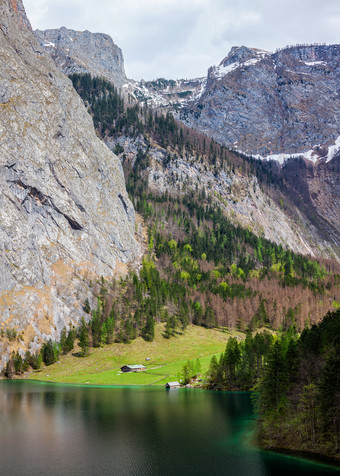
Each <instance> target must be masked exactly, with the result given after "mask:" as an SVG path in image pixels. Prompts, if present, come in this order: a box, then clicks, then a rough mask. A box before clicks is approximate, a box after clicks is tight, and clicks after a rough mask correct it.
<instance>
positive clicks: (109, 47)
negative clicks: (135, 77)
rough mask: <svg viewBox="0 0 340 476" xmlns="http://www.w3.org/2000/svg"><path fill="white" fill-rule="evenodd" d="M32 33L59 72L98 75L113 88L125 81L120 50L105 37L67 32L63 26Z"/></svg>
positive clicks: (108, 37) (101, 34)
mask: <svg viewBox="0 0 340 476" xmlns="http://www.w3.org/2000/svg"><path fill="white" fill-rule="evenodd" d="M34 33H35V36H36V37H37V39H38V40H39V42H40V44H41V46H42V47H43V48H44V49H45V50H46V51H48V52H49V53H50V54H51V56H52V58H53V60H54V61H55V63H56V65H57V66H58V68H59V69H60V70H61V71H63V73H65V74H67V75H68V74H72V73H91V74H93V75H96V76H102V77H104V78H106V79H107V80H109V81H111V82H113V83H114V84H115V85H116V87H117V88H121V87H122V86H123V84H126V83H127V82H128V79H127V77H126V75H125V71H124V59H123V54H122V51H121V49H120V48H119V47H118V46H117V45H116V44H115V43H114V42H113V40H112V38H111V37H110V36H109V35H105V34H103V33H91V32H89V31H75V30H69V29H67V28H65V27H62V28H58V29H53V30H44V31H41V30H35V32H34Z"/></svg>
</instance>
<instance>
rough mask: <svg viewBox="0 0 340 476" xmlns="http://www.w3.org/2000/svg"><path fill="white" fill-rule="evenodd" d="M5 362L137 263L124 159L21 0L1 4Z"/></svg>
mask: <svg viewBox="0 0 340 476" xmlns="http://www.w3.org/2000/svg"><path fill="white" fill-rule="evenodd" d="M0 17H1V30H0V52H1V56H0V58H1V63H0V69H1V75H0V91H1V93H0V94H1V96H0V111H1V114H0V137H1V149H0V168H1V175H0V184H1V185H0V187H1V200H0V217H1V218H0V249H1V272H0V316H1V317H0V330H1V336H2V339H1V342H0V355H2V361H0V367H1V366H3V365H4V363H5V362H6V359H7V358H8V354H9V352H10V350H11V349H14V350H20V352H24V351H25V349H30V350H31V351H33V352H34V351H35V350H36V349H37V348H39V347H40V346H41V343H42V342H43V341H46V340H47V339H48V338H50V337H51V338H53V339H55V338H58V337H59V335H60V331H61V329H62V328H63V326H65V325H66V326H70V325H71V324H77V322H78V321H79V320H80V318H81V317H82V315H83V309H82V305H83V303H84V300H85V299H86V298H87V299H89V301H90V302H92V301H93V300H94V299H95V298H94V293H95V292H96V291H95V288H96V282H97V280H98V279H100V277H101V276H103V277H104V278H109V279H111V277H112V275H114V274H115V273H116V272H119V270H122V271H124V269H125V268H126V265H127V264H128V263H131V262H134V261H136V260H137V261H138V259H139V256H140V245H139V243H138V242H137V241H136V238H135V213H134V209H133V206H132V204H131V202H130V200H129V198H128V196H127V193H126V189H125V182H124V176H123V172H122V167H121V163H120V161H119V160H118V159H117V157H116V156H115V155H114V154H112V153H111V152H110V151H109V149H108V148H107V147H106V145H105V144H104V143H103V142H102V141H101V140H99V139H98V138H97V136H96V133H95V130H94V128H93V122H92V119H91V117H90V116H89V114H88V113H87V111H86V109H85V107H84V104H83V102H82V101H81V99H80V98H79V96H78V95H77V94H76V92H75V90H74V89H73V86H72V83H71V81H70V80H69V79H68V78H67V77H66V76H65V75H64V74H63V73H61V72H60V71H59V70H58V68H57V67H56V66H55V64H54V62H53V61H52V60H51V58H50V57H49V55H47V54H46V52H45V51H44V50H43V49H42V48H41V47H40V45H39V43H38V41H37V40H36V38H35V36H34V34H33V32H32V29H31V26H30V24H29V21H28V20H27V18H26V14H25V10H24V7H23V5H22V2H21V0H16V1H14V0H3V1H1V3H0Z"/></svg>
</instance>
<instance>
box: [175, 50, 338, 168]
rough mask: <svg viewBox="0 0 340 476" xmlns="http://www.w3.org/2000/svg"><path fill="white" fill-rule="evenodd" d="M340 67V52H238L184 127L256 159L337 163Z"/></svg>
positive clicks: (189, 111) (213, 72) (216, 72)
mask: <svg viewBox="0 0 340 476" xmlns="http://www.w3.org/2000/svg"><path fill="white" fill-rule="evenodd" d="M339 62H340V45H307V46H293V47H287V48H284V49H282V50H279V51H277V52H275V53H269V52H266V51H262V50H258V49H255V48H248V47H245V46H241V47H233V48H232V49H231V51H230V53H229V54H228V56H227V57H226V58H224V59H223V60H222V61H221V63H220V64H219V65H218V66H213V67H211V68H209V70H208V75H207V79H206V84H205V88H204V90H203V91H202V93H201V95H200V97H198V98H196V99H195V100H193V101H188V103H187V104H186V105H185V106H184V107H183V109H182V111H181V120H183V121H184V122H185V123H186V124H187V125H189V126H190V127H193V128H195V129H197V130H200V131H201V132H204V133H206V134H207V135H209V136H211V137H213V138H214V139H215V140H217V141H218V142H220V143H221V144H223V145H226V146H227V147H230V148H233V149H236V150H239V151H242V152H244V153H245V154H248V155H257V154H258V155H259V156H261V157H268V158H270V157H272V158H274V159H276V160H280V159H281V160H282V159H283V158H284V157H289V156H291V155H302V154H303V155H304V156H305V157H306V158H308V159H310V160H314V161H315V160H317V159H318V158H320V157H327V159H328V160H330V159H331V158H332V157H333V156H334V153H335V149H336V150H337V149H339V148H340V142H339V141H338V138H339V136H340V97H339V73H340V64H339ZM332 147H333V148H332ZM282 154H283V155H282Z"/></svg>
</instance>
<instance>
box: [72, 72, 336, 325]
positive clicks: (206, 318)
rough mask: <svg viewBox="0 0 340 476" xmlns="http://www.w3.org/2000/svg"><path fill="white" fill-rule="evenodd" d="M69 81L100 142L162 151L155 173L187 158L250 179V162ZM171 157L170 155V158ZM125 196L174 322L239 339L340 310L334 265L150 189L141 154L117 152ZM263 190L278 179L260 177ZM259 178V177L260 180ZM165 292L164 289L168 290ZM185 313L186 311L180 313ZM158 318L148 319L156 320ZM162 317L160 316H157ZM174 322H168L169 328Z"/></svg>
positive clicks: (204, 202)
mask: <svg viewBox="0 0 340 476" xmlns="http://www.w3.org/2000/svg"><path fill="white" fill-rule="evenodd" d="M71 79H72V81H73V83H74V85H75V87H76V89H77V90H78V92H79V94H80V95H81V96H82V98H83V100H84V101H85V104H87V105H88V107H89V110H90V111H91V113H92V115H93V119H94V123H95V127H96V128H97V130H98V132H99V133H100V134H101V135H102V137H103V138H107V137H109V136H111V137H112V136H119V135H121V134H124V135H130V136H135V137H137V136H138V135H141V134H142V135H143V136H144V137H146V139H147V140H148V141H149V143H151V142H157V143H158V144H160V146H162V147H168V150H169V154H168V156H167V157H166V159H165V163H163V164H162V166H163V167H166V166H167V165H168V162H171V161H173V160H174V157H173V154H172V151H174V150H175V151H177V153H178V156H179V155H182V156H185V155H186V154H190V153H192V152H194V153H196V154H197V157H198V160H204V162H205V164H206V167H212V168H221V167H223V166H225V165H226V166H227V167H229V169H230V171H231V173H232V169H235V168H237V169H239V170H242V171H243V173H244V174H251V172H252V171H253V172H254V170H255V169H254V168H255V165H256V164H255V163H254V162H252V163H249V162H247V161H245V160H243V159H242V158H241V157H240V156H236V155H235V154H233V153H232V152H230V151H228V150H227V149H225V148H222V147H220V146H219V145H218V144H215V143H214V142H213V141H210V140H209V139H207V138H206V137H204V136H202V135H199V134H196V133H194V132H192V131H190V130H188V129H187V128H184V127H182V126H181V125H178V124H177V123H176V121H175V120H174V119H173V117H172V116H171V115H169V114H168V115H166V116H163V115H157V114H155V113H153V112H152V111H150V110H148V109H141V108H140V107H139V106H138V105H132V106H126V105H124V103H123V100H122V99H121V98H120V97H119V95H118V93H117V92H116V90H115V89H114V87H113V86H112V85H111V84H109V83H107V82H106V81H105V80H102V79H100V78H91V76H90V75H73V76H71ZM170 151H171V152H170ZM116 153H120V154H121V157H122V160H123V167H124V170H125V176H126V181H127V190H128V193H129V194H130V197H131V199H132V201H133V203H134V205H135V208H136V209H137V211H138V212H139V213H140V214H141V215H142V216H143V218H144V222H145V224H146V226H147V228H148V250H149V262H150V263H153V264H152V266H154V267H155V270H156V271H157V273H159V276H160V279H162V280H164V282H165V283H167V284H166V286H174V288H173V289H172V290H171V292H170V293H169V296H170V301H172V302H171V305H169V298H165V299H163V302H162V303H161V305H162V306H163V311H164V312H165V315H167V314H168V315H169V316H173V318H174V319H175V318H176V316H177V318H178V316H181V315H182V314H183V313H184V314H186V318H185V320H189V321H192V322H194V323H197V324H202V325H205V326H208V327H209V326H214V325H222V326H234V327H235V326H237V327H238V328H240V329H242V330H245V329H246V328H248V327H250V328H252V329H256V328H257V327H259V326H262V325H268V326H271V327H273V328H279V327H280V326H281V327H283V328H287V327H289V326H290V325H291V324H295V325H296V326H297V328H300V329H303V327H304V326H305V323H306V322H307V323H308V322H309V323H314V322H317V321H318V320H320V319H321V317H322V316H323V315H325V313H326V312H327V311H328V310H329V309H332V307H333V308H334V306H337V305H338V302H337V300H336V296H337V293H338V289H339V278H338V276H337V275H336V274H335V271H336V269H337V265H336V263H335V262H323V263H322V262H318V261H316V260H312V259H310V258H308V257H305V256H302V255H298V254H295V253H292V252H291V251H289V250H288V249H286V248H284V247H283V246H281V245H277V244H275V243H273V242H270V241H269V240H267V239H265V238H263V237H261V236H257V235H255V234H254V233H253V232H252V231H250V230H249V229H245V228H242V227H241V226H237V225H235V224H234V223H232V222H231V221H230V220H229V219H228V218H227V217H226V215H225V213H223V210H222V208H221V207H220V205H219V202H218V201H217V200H216V197H215V196H214V195H213V194H212V193H211V192H210V193H209V191H206V190H205V189H204V188H203V189H202V188H201V187H200V186H198V185H199V184H196V187H194V189H188V190H187V192H185V190H183V189H182V190H181V193H174V190H173V189H172V190H170V191H168V190H165V192H163V193H157V192H155V191H154V190H153V189H151V188H150V186H149V184H148V167H149V163H150V158H149V156H148V151H147V150H143V149H138V150H137V153H136V155H135V156H134V157H133V159H132V160H129V159H128V158H127V157H126V156H125V154H124V150H123V148H122V147H121V146H120V145H119V144H117V145H116ZM258 170H259V171H260V170H261V178H262V181H263V182H265V181H267V182H271V184H272V185H273V183H274V182H275V181H277V183H278V184H279V182H280V180H279V179H277V178H276V176H275V174H273V173H271V174H270V173H269V172H268V169H267V168H261V169H260V168H259V169H258ZM259 174H260V172H259ZM166 286H165V287H166ZM183 308H184V309H186V311H185V312H184V311H183ZM160 316H161V313H158V315H157V317H156V319H160V318H161V317H160ZM163 318H164V317H163ZM175 320H176V319H175Z"/></svg>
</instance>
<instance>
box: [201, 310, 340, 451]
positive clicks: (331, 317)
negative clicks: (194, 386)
mask: <svg viewBox="0 0 340 476" xmlns="http://www.w3.org/2000/svg"><path fill="white" fill-rule="evenodd" d="M339 336H340V310H337V311H334V312H333V313H328V314H327V315H326V316H325V318H324V319H323V321H322V322H320V323H319V324H317V325H313V326H312V327H306V328H305V329H304V330H303V332H302V333H301V335H298V334H297V333H296V329H295V328H294V327H293V326H292V327H290V328H289V329H288V330H287V331H286V332H283V333H281V334H279V337H277V336H274V335H272V334H271V333H269V332H268V331H264V332H261V333H256V334H255V335H254V336H253V335H252V333H251V332H250V331H248V332H247V335H246V339H245V341H244V342H238V341H237V339H235V338H231V339H229V341H228V343H227V346H226V350H225V352H224V353H223V354H222V355H221V356H220V358H219V359H217V358H216V357H213V359H212V361H211V364H210V369H209V372H208V373H209V375H208V379H207V387H208V388H214V389H219V390H250V389H255V390H256V393H255V394H254V400H255V407H256V410H257V413H258V415H259V417H260V418H259V422H260V428H259V437H260V441H261V444H262V445H263V446H265V447H267V448H281V449H283V448H285V449H294V450H302V451H311V452H314V453H322V454H326V455H331V456H336V457H339V456H340V446H339V442H340V405H339V402H340V372H339V369H340V357H339V355H340V340H339Z"/></svg>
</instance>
